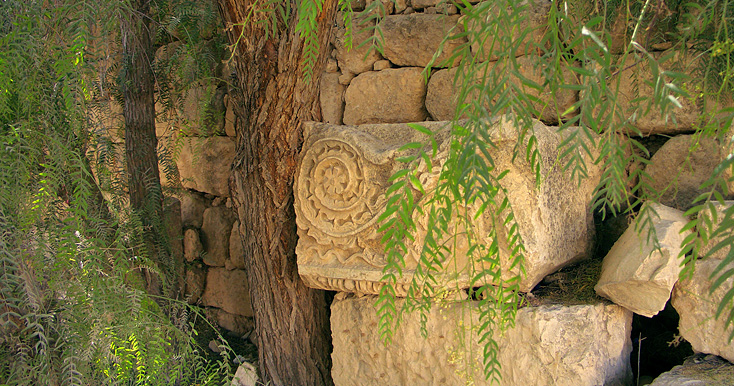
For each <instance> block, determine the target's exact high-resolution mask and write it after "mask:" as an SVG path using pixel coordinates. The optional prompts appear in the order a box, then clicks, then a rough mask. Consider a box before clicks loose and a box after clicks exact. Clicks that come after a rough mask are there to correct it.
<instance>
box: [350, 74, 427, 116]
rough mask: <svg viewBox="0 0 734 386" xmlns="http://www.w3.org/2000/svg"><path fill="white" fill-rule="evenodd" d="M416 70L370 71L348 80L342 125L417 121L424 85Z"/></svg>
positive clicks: (422, 105)
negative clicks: (350, 80) (349, 81)
mask: <svg viewBox="0 0 734 386" xmlns="http://www.w3.org/2000/svg"><path fill="white" fill-rule="evenodd" d="M421 71H422V69H420V68H417V67H409V68H390V69H385V70H382V71H370V72H367V73H364V74H361V75H359V76H357V77H356V78H354V79H352V82H351V83H350V84H349V87H348V88H347V92H346V95H345V100H346V107H345V109H344V124H347V125H361V124H364V123H378V122H386V123H400V122H420V121H423V120H425V119H426V117H427V116H428V114H427V113H426V109H425V107H424V102H425V99H426V84H425V82H424V81H423V75H421Z"/></svg>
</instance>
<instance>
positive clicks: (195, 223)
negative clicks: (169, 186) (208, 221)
mask: <svg viewBox="0 0 734 386" xmlns="http://www.w3.org/2000/svg"><path fill="white" fill-rule="evenodd" d="M207 206H209V205H208V204H207V200H206V199H205V198H204V197H202V196H201V195H200V194H198V193H194V192H190V191H185V192H183V193H182V194H181V221H183V226H184V227H193V228H201V224H202V222H203V221H204V211H205V210H206V208H207Z"/></svg>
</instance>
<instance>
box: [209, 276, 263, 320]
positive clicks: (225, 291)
mask: <svg viewBox="0 0 734 386" xmlns="http://www.w3.org/2000/svg"><path fill="white" fill-rule="evenodd" d="M201 301H202V303H204V305H205V306H207V307H217V308H221V309H222V310H224V311H226V312H228V313H230V314H235V315H242V316H253V314H252V305H251V304H250V292H249V289H248V286H247V276H245V271H242V270H239V269H236V270H233V271H228V270H227V269H225V268H209V272H208V273H207V275H206V289H204V295H203V296H202V298H201Z"/></svg>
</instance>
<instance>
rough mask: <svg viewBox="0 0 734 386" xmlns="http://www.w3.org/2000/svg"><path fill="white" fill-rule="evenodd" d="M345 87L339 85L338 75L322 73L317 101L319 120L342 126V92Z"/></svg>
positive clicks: (336, 73)
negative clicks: (319, 109) (318, 101)
mask: <svg viewBox="0 0 734 386" xmlns="http://www.w3.org/2000/svg"><path fill="white" fill-rule="evenodd" d="M345 89H346V87H344V85H342V84H340V83H339V73H338V72H335V73H328V72H327V73H324V74H322V75H321V88H320V94H319V100H320V102H321V118H322V121H324V122H326V123H332V124H335V125H341V124H342V116H344V90H345Z"/></svg>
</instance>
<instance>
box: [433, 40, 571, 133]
mask: <svg viewBox="0 0 734 386" xmlns="http://www.w3.org/2000/svg"><path fill="white" fill-rule="evenodd" d="M515 62H516V63H517V65H518V67H517V69H518V71H519V73H520V75H522V77H523V78H525V81H526V82H527V81H532V82H534V83H536V84H538V85H541V86H542V85H543V84H544V83H545V76H544V75H543V71H544V68H543V65H542V64H543V62H542V60H541V58H540V57H539V56H537V55H525V56H521V57H519V58H516V59H515ZM507 63H508V61H507V60H501V61H497V62H491V63H486V66H487V71H503V69H504V67H505V66H507ZM562 75H563V79H564V80H563V82H564V83H565V84H577V83H578V81H577V79H576V76H575V75H574V74H573V73H572V72H571V71H570V70H568V69H565V71H563V72H562ZM455 77H456V69H446V70H439V71H437V72H436V73H435V74H433V76H431V79H430V81H429V82H428V92H427V94H426V109H427V110H428V112H429V113H430V114H431V116H432V117H433V119H435V120H438V121H445V120H450V119H453V117H454V113H455V111H456V106H457V97H458V92H459V88H460V85H461V82H462V80H461V79H459V80H458V82H459V83H457V85H456V86H454V78H455ZM510 80H511V82H512V83H514V84H515V85H517V87H518V88H520V89H521V90H524V91H525V92H526V93H527V94H528V95H529V96H531V97H534V98H537V99H538V101H537V102H533V108H534V109H535V110H536V112H537V113H536V114H534V117H535V118H537V119H540V120H542V121H543V122H545V123H551V124H555V123H557V122H558V116H559V115H560V114H562V113H563V112H565V111H566V110H568V109H569V108H570V107H571V106H572V105H573V104H574V103H576V100H577V93H576V92H575V91H573V90H559V92H558V93H557V94H556V95H552V94H551V93H550V92H548V91H547V90H546V89H542V90H537V89H535V88H532V87H528V86H525V85H523V84H522V81H521V80H520V78H518V77H516V76H511V78H510ZM474 83H476V84H478V83H480V81H479V79H477V81H476V82H474ZM467 99H469V100H476V99H477V96H476V94H474V95H470V96H469V97H468V98H467Z"/></svg>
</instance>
